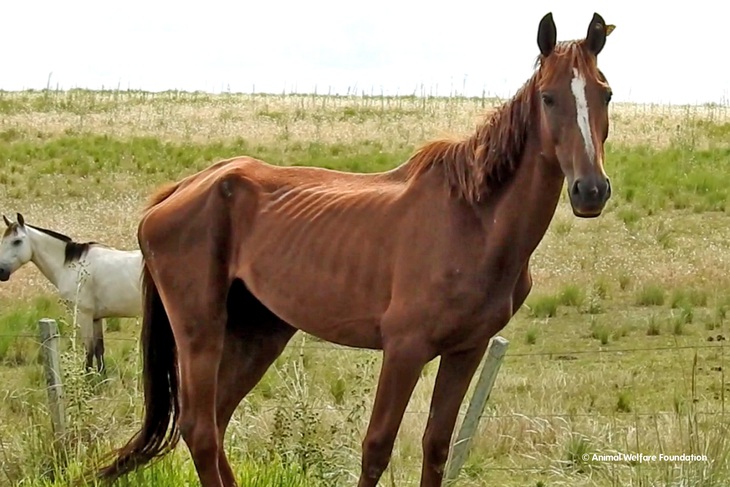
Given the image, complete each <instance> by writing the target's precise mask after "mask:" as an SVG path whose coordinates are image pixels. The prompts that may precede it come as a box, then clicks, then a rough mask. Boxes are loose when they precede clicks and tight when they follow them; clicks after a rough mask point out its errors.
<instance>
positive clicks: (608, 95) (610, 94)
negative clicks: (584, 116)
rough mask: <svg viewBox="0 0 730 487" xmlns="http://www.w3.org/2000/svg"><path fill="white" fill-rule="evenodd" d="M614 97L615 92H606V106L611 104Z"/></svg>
mask: <svg viewBox="0 0 730 487" xmlns="http://www.w3.org/2000/svg"><path fill="white" fill-rule="evenodd" d="M612 96H613V92H611V91H607V92H606V105H608V104H609V103H611V97H612Z"/></svg>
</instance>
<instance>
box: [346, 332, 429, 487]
mask: <svg viewBox="0 0 730 487" xmlns="http://www.w3.org/2000/svg"><path fill="white" fill-rule="evenodd" d="M432 358H433V354H432V353H431V351H430V348H429V347H428V346H427V345H426V344H425V343H424V342H423V340H422V339H409V338H399V339H395V340H389V342H388V343H387V345H386V346H384V347H383V365H382V368H381V370H380V379H379V381H378V389H377V392H376V394H375V404H374V405H373V412H372V414H371V416H370V423H369V424H368V430H367V433H366V435H365V439H364V440H363V443H362V471H361V473H360V480H359V482H358V484H357V485H358V487H375V486H376V485H377V484H378V481H379V480H380V477H381V476H382V475H383V472H384V471H385V469H386V468H387V467H388V464H389V463H390V457H391V455H392V452H393V444H394V443H395V438H396V436H397V434H398V429H399V428H400V425H401V422H402V420H403V414H404V413H405V410H406V406H407V405H408V401H409V400H410V398H411V394H412V393H413V389H414V387H415V386H416V384H417V383H418V379H419V377H420V374H421V370H422V369H423V366H424V365H426V363H427V362H428V361H429V360H431V359H432Z"/></svg>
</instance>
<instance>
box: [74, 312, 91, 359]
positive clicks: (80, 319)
mask: <svg viewBox="0 0 730 487" xmlns="http://www.w3.org/2000/svg"><path fill="white" fill-rule="evenodd" d="M76 322H77V323H78V325H79V329H80V332H81V340H82V342H83V343H84V350H85V351H86V370H87V371H89V370H91V366H92V365H93V363H94V345H95V340H94V338H95V337H94V328H95V321H94V315H93V314H91V313H89V312H87V311H82V310H78V314H77V315H76Z"/></svg>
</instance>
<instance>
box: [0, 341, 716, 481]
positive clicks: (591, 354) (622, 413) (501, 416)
mask: <svg viewBox="0 0 730 487" xmlns="http://www.w3.org/2000/svg"><path fill="white" fill-rule="evenodd" d="M715 335H716V336H713V337H712V341H707V342H704V343H696V344H675V345H670V346H648V347H647V346H642V347H615V346H614V347H606V346H601V347H600V348H591V349H580V348H565V349H560V348H556V349H539V350H529V351H525V350H518V351H513V352H511V351H509V350H507V351H506V352H505V353H504V355H503V359H504V363H505V364H509V365H507V367H510V366H514V367H515V368H513V369H508V371H507V372H506V375H507V376H508V377H509V376H510V375H513V374H515V371H516V370H517V369H518V368H519V366H524V365H525V364H528V365H530V364H531V363H532V362H539V361H540V360H546V359H548V360H553V361H559V362H561V363H562V364H564V365H563V366H565V367H571V366H572V364H578V363H582V364H585V363H587V362H595V361H596V360H599V359H598V358H597V357H600V356H610V355H632V354H637V353H642V354H658V353H667V352H669V353H671V352H680V353H686V352H694V353H695V358H694V360H693V361H691V363H687V364H686V367H690V368H692V369H693V370H695V369H697V367H707V365H709V368H707V370H712V371H714V372H719V373H718V374H717V379H716V382H717V383H719V390H720V391H721V396H722V397H721V398H720V400H719V402H716V403H715V404H714V405H713V406H714V407H710V408H705V409H704V410H703V409H701V408H699V407H698V406H696V405H695V406H694V407H693V410H692V413H691V414H692V417H693V419H694V420H695V421H697V420H699V419H700V418H722V419H716V420H714V421H718V424H721V423H722V424H724V421H725V397H724V395H725V394H724V391H725V389H727V390H729V391H730V388H728V386H730V384H726V383H725V377H724V375H725V374H724V353H725V352H724V349H725V344H724V341H725V338H724V336H722V335H721V334H717V333H715ZM74 336H75V335H74V334H73V333H65V334H59V335H58V336H57V337H58V340H59V341H60V340H63V341H65V342H68V341H69V340H71V339H73V338H74ZM300 336H302V337H303V338H302V339H300V340H299V341H298V342H294V341H293V342H291V343H290V345H289V346H288V347H287V350H288V352H289V353H290V354H292V353H297V352H298V353H300V354H303V353H307V352H312V353H314V354H317V353H331V352H347V353H359V354H379V353H380V351H377V350H367V349H358V348H352V347H347V346H341V345H336V344H331V343H328V342H321V341H319V340H318V339H313V338H311V337H308V336H304V335H300ZM0 339H6V340H11V341H12V340H18V339H22V340H28V341H30V342H31V343H33V344H35V345H38V346H39V347H40V346H41V345H42V343H41V340H40V338H39V336H38V335H35V334H32V333H13V334H11V333H0ZM104 340H105V341H108V342H112V343H114V342H118V343H125V344H130V345H134V346H135V347H137V346H138V345H139V340H138V339H137V338H133V337H122V336H115V335H114V334H109V333H107V334H106V336H105V337H104ZM66 345H68V343H66ZM532 346H534V345H532ZM700 352H704V354H703V355H704V357H703V358H701V359H697V358H696V355H697V354H699V353H700ZM579 357H580V358H579ZM328 363H332V365H333V366H337V362H334V361H331V362H328ZM140 365H141V362H140V361H139V360H136V361H133V364H128V366H130V367H136V368H137V369H139V368H141V367H140ZM661 367H662V365H658V366H655V368H659V369H661ZM484 368H486V366H485V367H484ZM306 373H307V372H306V370H305V371H304V375H305V376H306ZM578 373H580V372H578ZM692 373H694V372H692ZM495 375H496V372H495ZM503 375H505V374H503ZM475 380H476V378H475ZM502 380H503V381H504V380H506V379H504V378H503V379H502ZM690 380H692V381H693V379H690ZM376 383H377V376H375V377H374V378H373V384H372V386H373V387H374V386H375V385H376ZM691 387H692V389H693V391H692V394H694V383H693V384H692V385H691ZM490 389H491V387H490ZM499 389H500V385H499V383H497V390H499ZM46 390H48V387H46V388H43V389H41V388H33V387H27V388H24V390H23V392H21V391H16V392H17V393H29V392H31V391H34V392H36V393H37V392H41V391H46ZM134 392H135V394H141V392H140V391H139V387H138V386H137V390H135V391H134ZM605 393H606V394H611V392H610V391H608V390H606V391H605ZM500 394H509V392H505V391H504V389H503V390H502V391H500ZM475 395H476V394H475ZM488 395H489V394H488V393H487V396H488ZM320 399H321V398H320ZM466 399H468V398H465V401H464V406H466V405H468V401H467V400H466ZM472 399H473V398H472ZM485 401H486V398H485ZM317 402H320V403H321V402H322V401H317ZM324 402H327V401H326V400H324ZM367 402H368V401H365V403H367ZM671 402H672V400H671V398H670V399H669V400H668V401H667V404H671ZM705 406H706V405H705ZM247 407H250V406H247ZM286 407H287V406H286V405H283V404H281V403H277V404H275V405H272V406H270V405H263V406H258V407H256V409H255V413H258V414H261V415H266V414H269V413H274V412H276V411H280V410H281V409H282V408H286ZM370 407H371V404H367V405H366V408H365V409H366V410H367V411H369V408H370ZM306 408H307V410H308V411H311V412H317V413H329V412H332V413H338V414H341V415H348V414H349V413H351V412H352V411H353V406H349V407H348V406H347V405H338V404H334V403H332V404H324V405H321V404H310V405H307V406H306ZM465 409H466V408H465V407H463V408H462V410H461V412H460V417H461V418H462V421H463V423H462V425H463V424H464V423H466V421H467V419H466V418H465V416H466V415H467V414H466V413H467V411H466V410H465ZM405 414H406V415H408V416H411V415H417V416H420V417H423V418H427V417H428V416H429V411H428V410H425V409H423V408H415V409H407V410H406V411H405ZM686 416H687V413H686V412H681V411H679V410H678V409H677V408H676V405H675V407H668V408H667V410H650V411H641V410H636V409H635V408H634V409H626V410H617V409H616V408H607V409H605V410H599V409H595V408H594V409H592V410H590V411H554V410H542V411H541V410H532V411H524V412H520V411H504V410H501V409H500V408H498V407H497V408H489V407H487V408H486V410H481V411H479V412H478V415H477V420H478V421H483V422H484V423H485V424H487V425H488V424H490V422H495V421H497V422H499V421H509V420H515V421H522V422H527V423H532V424H535V423H540V422H551V421H556V420H557V421H562V422H563V423H566V424H567V423H569V422H571V421H578V420H583V421H588V422H592V423H594V424H599V423H605V424H608V423H609V422H616V421H618V422H625V423H626V424H630V423H631V422H633V423H636V421H639V420H647V419H648V420H651V419H654V420H657V418H664V419H665V420H666V419H670V420H671V419H672V418H683V417H686ZM482 427H483V428H487V427H488V426H484V424H483V425H482ZM471 435H472V436H473V435H474V432H472V433H471ZM472 436H469V439H471V437H472ZM518 456H519V455H518ZM515 461H517V460H515ZM528 463H529V462H528ZM482 468H483V469H484V470H492V471H506V472H509V471H515V472H540V471H544V470H545V468H546V466H545V465H539V466H531V465H520V464H514V465H510V466H501V465H484V466H483V467H482ZM404 484H406V485H410V484H411V483H410V482H404Z"/></svg>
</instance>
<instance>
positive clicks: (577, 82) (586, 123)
mask: <svg viewBox="0 0 730 487" xmlns="http://www.w3.org/2000/svg"><path fill="white" fill-rule="evenodd" d="M570 89H571V91H572V92H573V96H574V97H575V111H576V116H577V118H578V128H579V129H580V133H581V135H582V136H583V143H584V144H585V147H586V154H588V160H589V161H590V162H591V164H593V162H594V159H595V157H596V148H595V146H594V145H593V132H592V131H591V119H590V117H589V116H588V100H587V99H586V80H585V78H584V77H583V75H581V74H580V71H578V70H577V69H575V68H573V80H572V81H571V82H570Z"/></svg>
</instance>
